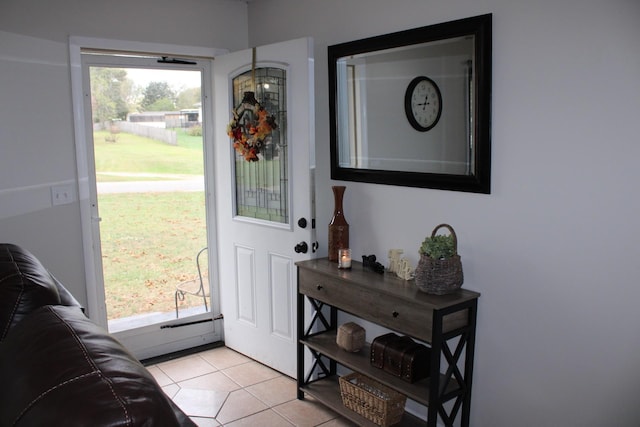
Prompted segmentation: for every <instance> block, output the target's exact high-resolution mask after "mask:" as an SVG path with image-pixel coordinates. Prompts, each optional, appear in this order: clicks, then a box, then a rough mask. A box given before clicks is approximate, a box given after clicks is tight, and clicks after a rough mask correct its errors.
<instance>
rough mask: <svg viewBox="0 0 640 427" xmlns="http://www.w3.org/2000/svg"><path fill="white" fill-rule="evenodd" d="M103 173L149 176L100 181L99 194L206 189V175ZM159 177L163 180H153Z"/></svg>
mask: <svg viewBox="0 0 640 427" xmlns="http://www.w3.org/2000/svg"><path fill="white" fill-rule="evenodd" d="M101 175H112V176H126V177H139V178H149V180H143V181H118V182H98V183H97V188H98V194H111V193H167V192H171V193H172V192H177V191H192V192H193V191H204V176H193V175H178V174H132V173H117V172H110V173H101ZM153 178H158V179H162V180H158V181H155V180H152V179H153Z"/></svg>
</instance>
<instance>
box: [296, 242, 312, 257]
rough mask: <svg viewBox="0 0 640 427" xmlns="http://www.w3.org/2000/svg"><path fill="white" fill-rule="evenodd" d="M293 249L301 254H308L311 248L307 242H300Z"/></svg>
mask: <svg viewBox="0 0 640 427" xmlns="http://www.w3.org/2000/svg"><path fill="white" fill-rule="evenodd" d="M293 250H294V251H296V253H299V254H300V253H302V254H306V253H307V251H308V250H309V246H308V245H307V242H300V243H298V244H297V245H296V246H295V248H293Z"/></svg>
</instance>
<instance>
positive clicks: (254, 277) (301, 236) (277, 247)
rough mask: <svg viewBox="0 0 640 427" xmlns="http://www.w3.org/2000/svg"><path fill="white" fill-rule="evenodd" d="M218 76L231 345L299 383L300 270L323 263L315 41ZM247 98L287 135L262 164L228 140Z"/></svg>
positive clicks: (273, 139) (218, 67) (275, 136)
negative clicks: (317, 251) (317, 211)
mask: <svg viewBox="0 0 640 427" xmlns="http://www.w3.org/2000/svg"><path fill="white" fill-rule="evenodd" d="M254 58H255V59H254ZM213 68H214V92H215V94H216V96H215V106H214V110H215V128H216V133H215V155H216V194H217V198H216V202H217V211H218V212H217V220H218V224H217V225H218V260H219V262H218V265H219V269H220V272H219V278H220V300H221V311H222V313H223V315H224V340H225V344H226V345H227V346H228V347H230V348H232V349H235V350H237V351H239V352H241V353H243V354H245V355H247V356H249V357H252V358H253V359H255V360H258V361H260V362H262V363H264V364H266V365H268V366H270V367H272V368H274V369H277V370H278V371H281V372H283V373H285V374H287V375H290V376H295V371H296V339H297V337H296V298H295V296H296V289H297V275H296V268H295V262H297V261H300V260H305V259H309V258H311V257H313V252H314V242H315V241H316V240H315V229H314V225H315V220H314V216H315V215H314V206H313V200H314V190H313V188H314V182H313V172H314V169H313V168H314V164H315V161H314V129H313V120H314V111H313V96H312V94H313V45H312V40H310V39H307V38H304V39H297V40H292V41H288V42H283V43H278V44H273V45H268V46H261V47H258V48H257V49H255V50H245V51H240V52H234V53H231V54H227V55H224V56H219V57H217V58H216V60H215V61H214V67H213ZM247 91H252V92H254V93H255V98H256V99H257V101H258V102H259V103H260V105H262V106H263V107H264V108H265V109H266V110H267V112H268V113H269V114H270V115H272V116H273V117H274V118H275V121H276V125H277V128H276V129H275V130H273V131H272V132H271V135H270V136H269V137H268V138H267V139H266V140H265V144H264V146H262V147H261V149H260V154H258V156H257V158H258V160H257V161H250V160H247V158H248V159H254V160H255V157H253V155H251V154H249V155H247V156H246V158H245V156H243V155H242V154H240V153H238V152H237V151H236V150H234V148H233V141H232V139H231V138H230V137H229V136H228V135H227V124H228V123H229V122H230V120H231V118H232V110H233V109H234V108H235V106H237V105H238V104H239V103H240V101H241V100H242V98H243V96H244V93H245V92H247ZM305 245H306V251H305V250H304V246H305Z"/></svg>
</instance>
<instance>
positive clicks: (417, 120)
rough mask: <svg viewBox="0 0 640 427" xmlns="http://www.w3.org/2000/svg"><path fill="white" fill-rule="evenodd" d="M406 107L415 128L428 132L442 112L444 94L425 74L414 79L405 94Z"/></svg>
mask: <svg viewBox="0 0 640 427" xmlns="http://www.w3.org/2000/svg"><path fill="white" fill-rule="evenodd" d="M404 109H405V113H406V114H407V119H408V120H409V123H410V124H411V126H413V128H414V129H416V130H419V131H420V132H426V131H428V130H429V129H431V128H433V127H434V126H435V125H436V123H438V120H439V119H440V115H441V114H442V96H441V95H440V89H438V85H436V83H435V82H434V81H433V80H431V79H430V78H428V77H424V76H420V77H416V78H415V79H413V80H412V81H411V83H409V86H408V87H407V92H406V93H405V96H404Z"/></svg>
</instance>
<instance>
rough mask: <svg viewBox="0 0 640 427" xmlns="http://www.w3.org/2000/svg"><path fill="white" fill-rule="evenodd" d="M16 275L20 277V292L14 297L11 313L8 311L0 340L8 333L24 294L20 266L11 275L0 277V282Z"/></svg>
mask: <svg viewBox="0 0 640 427" xmlns="http://www.w3.org/2000/svg"><path fill="white" fill-rule="evenodd" d="M16 267H18V266H17V264H16ZM16 276H18V277H20V284H21V287H20V293H19V294H18V298H16V301H15V304H14V305H13V309H12V310H11V313H9V319H8V320H9V321H8V322H7V324H6V325H5V327H4V330H3V331H2V336H1V337H0V341H1V340H4V339H5V338H6V336H7V334H8V333H9V329H11V324H12V323H13V319H14V318H15V317H16V312H17V311H18V305H19V303H20V301H21V300H22V296H23V295H24V280H22V278H23V277H24V276H23V275H22V272H21V271H20V267H18V272H17V273H15V274H12V275H11V276H5V277H3V278H2V279H0V282H2V281H4V280H5V279H10V278H13V277H16Z"/></svg>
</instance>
